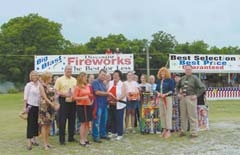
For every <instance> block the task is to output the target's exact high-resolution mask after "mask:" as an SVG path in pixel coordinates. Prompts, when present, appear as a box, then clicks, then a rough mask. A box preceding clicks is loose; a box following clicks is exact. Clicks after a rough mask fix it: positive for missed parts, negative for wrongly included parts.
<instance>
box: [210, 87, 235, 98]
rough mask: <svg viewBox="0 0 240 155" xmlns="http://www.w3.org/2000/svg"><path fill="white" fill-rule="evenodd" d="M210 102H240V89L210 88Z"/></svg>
mask: <svg viewBox="0 0 240 155" xmlns="http://www.w3.org/2000/svg"><path fill="white" fill-rule="evenodd" d="M206 97H207V99H208V100H240V87H209V88H208V89H207V92H206Z"/></svg>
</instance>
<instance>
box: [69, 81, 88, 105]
mask: <svg viewBox="0 0 240 155" xmlns="http://www.w3.org/2000/svg"><path fill="white" fill-rule="evenodd" d="M91 94H92V93H91V91H90V88H89V86H84V87H79V86H76V87H75V89H74V94H73V97H74V98H76V97H83V96H88V97H89V98H87V99H81V100H77V101H76V104H77V105H91V96H92V95H91Z"/></svg>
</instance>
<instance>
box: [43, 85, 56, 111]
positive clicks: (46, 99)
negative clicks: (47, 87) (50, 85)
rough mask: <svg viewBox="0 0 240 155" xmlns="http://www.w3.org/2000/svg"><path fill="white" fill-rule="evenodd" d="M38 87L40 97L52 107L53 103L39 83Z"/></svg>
mask: <svg viewBox="0 0 240 155" xmlns="http://www.w3.org/2000/svg"><path fill="white" fill-rule="evenodd" d="M39 88H40V95H41V97H42V98H43V99H44V100H45V101H46V102H47V103H48V104H50V105H51V106H52V107H54V104H53V103H52V102H51V101H50V100H49V99H48V98H47V95H46V93H45V91H44V88H43V86H42V85H40V87H39Z"/></svg>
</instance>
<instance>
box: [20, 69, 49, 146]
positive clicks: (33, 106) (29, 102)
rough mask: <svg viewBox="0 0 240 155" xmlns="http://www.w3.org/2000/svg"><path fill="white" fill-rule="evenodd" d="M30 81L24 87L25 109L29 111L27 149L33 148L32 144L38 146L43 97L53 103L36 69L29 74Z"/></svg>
mask: <svg viewBox="0 0 240 155" xmlns="http://www.w3.org/2000/svg"><path fill="white" fill-rule="evenodd" d="M29 78H30V82H28V83H27V84H26V86H25V88H24V111H26V112H28V118H27V150H31V149H32V145H35V146H38V143H37V141H36V137H37V136H38V112H39V103H40V101H41V97H43V98H44V99H45V100H46V102H47V103H49V104H52V103H51V101H50V100H49V99H48V98H47V96H46V94H45V93H44V88H43V86H42V85H41V83H40V82H39V75H38V73H37V72H36V71H31V72H30V74H29Z"/></svg>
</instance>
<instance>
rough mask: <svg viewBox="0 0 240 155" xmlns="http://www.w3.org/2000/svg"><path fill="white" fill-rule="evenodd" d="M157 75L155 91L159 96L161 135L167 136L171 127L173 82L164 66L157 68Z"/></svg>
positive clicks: (169, 134)
mask: <svg viewBox="0 0 240 155" xmlns="http://www.w3.org/2000/svg"><path fill="white" fill-rule="evenodd" d="M157 77H158V78H159V80H158V82H157V88H156V91H157V92H158V97H159V104H160V119H161V126H162V128H163V132H162V134H161V136H162V137H163V138H169V137H170V136H171V129H172V95H173V92H174V88H175V82H174V80H173V79H171V75H170V72H169V70H168V69H167V68H166V67H162V68H160V69H159V71H158V74H157Z"/></svg>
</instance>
